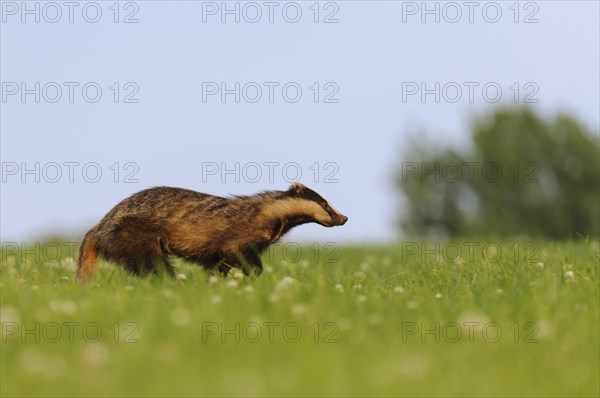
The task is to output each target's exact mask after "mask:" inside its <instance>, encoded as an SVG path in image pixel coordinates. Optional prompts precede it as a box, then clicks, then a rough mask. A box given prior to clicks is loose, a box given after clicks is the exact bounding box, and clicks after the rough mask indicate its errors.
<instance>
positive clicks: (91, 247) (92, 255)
mask: <svg viewBox="0 0 600 398" xmlns="http://www.w3.org/2000/svg"><path fill="white" fill-rule="evenodd" d="M97 242H98V239H97V238H96V229H95V228H93V229H91V230H90V231H89V232H88V233H87V234H85V236H84V237H83V241H82V242H81V246H79V259H78V260H77V281H79V282H87V281H89V280H90V279H91V278H92V276H93V275H94V273H95V272H96V258H97V256H98V253H97V248H96V247H97Z"/></svg>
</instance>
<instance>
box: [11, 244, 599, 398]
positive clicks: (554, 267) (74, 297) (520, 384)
mask: <svg viewBox="0 0 600 398" xmlns="http://www.w3.org/2000/svg"><path fill="white" fill-rule="evenodd" d="M484 246H486V247H485V248H484ZM283 247H285V246H283V245H281V246H279V247H278V248H275V249H274V250H273V251H272V252H269V253H268V254H267V255H266V256H265V257H264V259H263V262H264V263H265V272H264V273H263V275H262V276H261V277H260V278H259V279H258V280H256V281H254V282H247V281H244V280H239V279H238V278H236V275H232V276H229V277H228V278H227V279H218V280H215V279H214V278H208V277H207V276H206V275H205V274H204V273H203V272H202V271H201V270H200V269H198V268H196V267H194V266H192V265H188V264H182V263H178V265H179V267H178V272H180V273H182V274H184V275H185V279H183V277H181V278H182V279H162V278H160V277H150V278H135V277H132V276H129V275H127V274H125V273H124V272H122V271H120V270H119V269H117V268H116V267H114V266H112V265H110V264H106V265H104V266H102V267H101V269H100V272H99V274H98V275H97V277H96V278H95V279H94V281H93V282H92V283H91V284H89V285H87V286H79V285H78V284H77V283H75V282H74V279H73V276H74V262H73V259H72V258H69V257H68V256H66V255H60V256H59V258H55V259H52V260H49V257H50V255H49V254H48V253H46V254H43V253H42V252H43V251H44V246H43V245H42V246H41V247H38V254H39V253H42V254H41V255H39V256H37V257H39V258H36V254H35V253H33V252H31V251H30V252H22V251H15V250H14V248H11V249H10V251H9V250H6V248H5V249H4V251H3V253H2V267H1V299H2V301H1V306H0V307H1V309H0V311H1V317H2V319H1V320H2V343H1V348H2V349H1V362H0V364H1V373H0V376H1V380H0V381H1V383H0V384H1V388H0V393H1V395H2V396H85V395H93V396H117V395H118V396H127V395H149V396H222V395H227V396H239V395H252V396H254V395H270V396H280V395H281V396H291V395H294V396H299V395H301V396H306V395H320V396H347V395H351V396H374V395H377V396H598V395H599V394H600V386H599V376H598V375H599V374H600V367H599V361H600V359H599V358H600V344H599V338H600V337H599V336H600V330H599V322H600V320H599V311H600V308H599V298H600V297H599V259H600V257H599V248H598V243H597V242H591V243H589V242H586V241H583V240H579V241H576V242H566V243H549V242H529V243H528V242H518V243H515V242H507V241H504V242H503V243H502V244H501V245H499V246H498V245H495V244H488V245H484V243H483V242H478V243H477V244H474V243H469V242H459V243H456V244H454V246H453V245H451V244H447V245H440V246H437V247H436V246H435V244H433V243H428V244H427V245H426V246H422V245H421V243H410V242H409V243H404V244H403V245H400V244H399V245H398V246H390V247H374V246H372V247H370V246H365V247H340V248H339V250H338V249H337V247H335V246H328V247H326V246H324V245H321V246H319V247H318V248H317V247H316V246H312V247H306V246H305V247H303V248H302V249H301V253H300V252H299V251H298V247H296V246H294V247H291V246H287V250H282V248H283ZM469 247H471V248H472V250H468V248H469ZM458 249H460V250H461V253H460V254H461V256H460V258H456V257H457V256H456V254H457V253H458V251H457V250H458ZM46 251H47V252H48V250H46ZM315 260H316V261H315Z"/></svg>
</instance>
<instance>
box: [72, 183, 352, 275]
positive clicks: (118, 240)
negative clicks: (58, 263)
mask: <svg viewBox="0 0 600 398" xmlns="http://www.w3.org/2000/svg"><path fill="white" fill-rule="evenodd" d="M346 221H348V217H346V216H345V215H343V214H341V213H340V212H338V211H337V210H336V209H335V208H334V207H333V206H332V205H331V204H330V203H329V202H328V201H327V200H325V199H323V197H321V196H320V195H319V194H318V193H316V192H315V191H313V190H312V189H309V188H307V187H305V186H304V185H302V184H300V183H294V184H292V185H290V187H289V188H288V189H287V190H286V191H264V192H260V193H258V194H256V195H251V196H232V197H220V196H214V195H209V194H205V193H201V192H196V191H192V190H189V189H183V188H174V187H154V188H149V189H145V190H143V191H140V192H137V193H135V194H133V195H132V196H130V197H128V198H126V199H124V200H123V201H121V202H120V203H118V204H117V205H116V206H115V207H113V208H112V210H110V211H109V212H108V213H107V214H106V215H105V216H104V218H102V220H101V221H100V222H99V223H98V224H97V225H96V226H94V227H92V228H91V229H90V230H89V231H88V232H87V233H86V234H85V236H84V237H83V241H82V243H81V246H80V248H79V258H78V262H77V279H78V280H79V281H88V280H90V279H91V278H92V276H93V275H94V273H95V272H96V262H97V258H98V257H102V258H104V259H105V260H108V261H111V262H115V263H117V264H118V265H120V266H122V267H123V268H125V270H127V271H128V272H129V273H131V274H134V275H145V274H148V273H157V274H158V273H161V274H164V273H167V274H168V275H170V276H174V275H175V269H174V267H173V265H172V256H176V257H181V258H183V259H185V260H186V261H189V262H192V263H195V264H198V265H200V266H201V267H203V268H204V269H205V270H207V271H208V272H209V273H214V274H217V275H222V276H226V275H227V274H228V273H229V271H230V270H231V269H240V270H241V271H242V272H243V273H244V274H245V275H246V276H248V277H257V276H259V275H260V274H261V272H262V263H261V260H260V254H261V253H263V252H264V251H265V250H266V249H267V248H268V247H269V245H272V244H273V243H275V242H277V241H278V240H279V239H280V238H281V237H282V236H283V235H284V234H285V233H287V232H288V231H289V230H290V229H292V228H294V227H295V226H298V225H301V224H306V223H317V224H320V225H322V226H325V227H333V226H340V225H344V224H345V223H346Z"/></svg>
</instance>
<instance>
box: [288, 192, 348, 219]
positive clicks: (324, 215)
mask: <svg viewBox="0 0 600 398" xmlns="http://www.w3.org/2000/svg"><path fill="white" fill-rule="evenodd" d="M288 192H289V193H290V194H291V195H293V196H295V197H297V198H298V199H303V200H305V201H307V206H306V208H307V209H310V213H311V216H312V217H313V218H314V220H315V222H317V223H319V224H321V225H323V226H325V227H335V226H339V225H344V224H346V221H348V217H346V216H345V215H343V214H342V213H340V212H339V211H337V210H336V209H335V208H334V207H333V206H332V205H331V204H330V203H329V202H328V201H327V200H325V199H324V198H323V197H322V196H321V195H319V194H318V193H316V192H315V191H313V190H312V189H310V188H307V187H305V186H304V185H302V184H300V183H299V182H296V183H294V184H292V185H290V188H289V189H288Z"/></svg>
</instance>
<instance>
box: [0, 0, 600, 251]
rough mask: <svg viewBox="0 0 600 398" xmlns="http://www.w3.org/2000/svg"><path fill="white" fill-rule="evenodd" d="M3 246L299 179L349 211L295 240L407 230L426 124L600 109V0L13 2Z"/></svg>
mask: <svg viewBox="0 0 600 398" xmlns="http://www.w3.org/2000/svg"><path fill="white" fill-rule="evenodd" d="M0 11H1V25H0V46H1V48H0V57H1V59H0V81H1V83H2V87H1V93H0V94H1V101H0V133H1V139H0V143H1V149H0V155H1V163H2V182H1V192H0V199H1V204H0V211H1V225H0V234H1V240H2V241H3V242H17V241H22V242H28V241H33V240H35V239H40V238H41V237H43V236H46V235H48V234H65V235H69V236H73V237H75V238H77V237H79V236H81V235H82V234H83V233H84V232H85V231H86V230H87V229H89V228H90V227H92V226H93V225H94V224H96V223H97V222H98V221H99V220H100V219H101V218H102V216H103V215H104V214H106V212H108V210H110V208H111V207H112V206H114V205H115V204H116V203H118V202H119V201H120V200H122V199H123V198H125V197H127V196H129V195H131V194H133V193H135V192H137V191H139V190H142V189H145V188H148V187H152V186H157V185H168V186H178V187H185V188H189V189H193V190H197V191H201V192H206V193H210V194H216V195H228V194H252V193H255V192H258V191H262V190H271V189H273V190H284V189H286V188H287V187H288V186H289V185H290V184H291V183H292V182H295V181H300V182H302V183H303V184H305V185H306V186H308V187H310V188H313V189H314V190H316V191H317V192H319V193H320V194H322V196H324V197H325V198H326V199H328V200H329V201H330V202H331V203H332V204H333V205H334V206H335V207H336V208H337V209H338V210H339V211H341V212H342V213H344V214H345V215H347V216H348V217H349V221H348V223H347V224H346V225H344V226H343V227H337V228H332V229H327V228H323V227H321V226H319V225H316V224H312V225H306V226H301V227H298V228H296V229H295V230H293V231H292V232H291V233H290V234H288V236H287V239H288V240H289V241H302V242H313V241H319V242H355V243H360V242H387V241H393V240H395V239H398V238H399V236H400V234H399V231H398V228H397V225H396V222H397V219H398V214H399V209H400V206H401V198H400V197H399V194H398V191H397V189H396V188H395V187H394V176H395V174H396V173H397V170H398V168H399V167H400V165H401V164H402V163H403V162H404V161H406V160H407V153H406V151H407V149H408V143H409V141H410V139H411V137H413V138H414V137H418V138H419V139H427V140H430V141H431V142H433V143H435V144H436V145H449V146H453V147H456V148H459V149H468V148H469V145H470V142H469V139H468V137H469V126H470V123H471V120H472V118H473V117H476V116H479V115H483V114H486V113H487V112H491V111H493V110H494V109H496V108H497V107H500V106H512V105H523V104H525V103H526V104H527V105H528V106H531V107H532V108H534V109H536V110H537V111H539V112H541V113H542V114H544V115H547V116H549V117H552V115H554V114H556V113H557V112H568V113H569V114H571V115H573V116H574V117H576V118H577V119H578V120H580V121H581V122H582V123H583V124H584V125H586V126H587V127H588V128H590V129H591V130H592V131H594V132H595V133H597V132H598V130H599V125H600V116H599V109H600V99H599V96H600V94H599V93H600V83H599V70H600V63H599V51H600V50H599V48H600V43H599V37H600V32H599V22H598V21H599V3H598V2H596V1H581V2H576V1H537V2H514V1H508V2H426V3H424V2H420V1H419V2H395V1H369V2H367V1H336V2H314V1H307V2H302V1H300V2H278V1H274V2H268V1H265V2H263V1H259V2H235V1H229V2H221V1H219V2H201V1H169V2H167V1H133V2H119V3H116V2H114V1H97V2H79V1H76V2H72V3H69V2H66V3H65V2H62V1H59V2H34V1H30V2H21V1H18V2H13V1H2V2H1V3H0Z"/></svg>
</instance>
